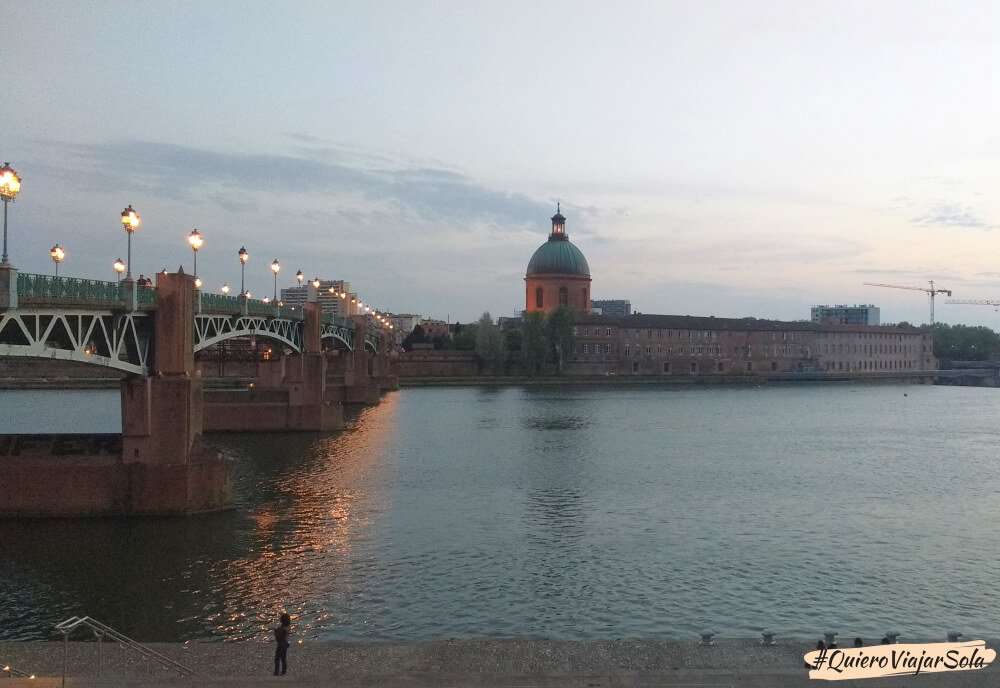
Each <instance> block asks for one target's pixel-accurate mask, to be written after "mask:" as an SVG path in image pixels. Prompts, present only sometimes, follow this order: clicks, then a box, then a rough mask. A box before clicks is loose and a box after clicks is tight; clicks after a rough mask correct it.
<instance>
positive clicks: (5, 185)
mask: <svg viewBox="0 0 1000 688" xmlns="http://www.w3.org/2000/svg"><path fill="white" fill-rule="evenodd" d="M20 191H21V177H20V176H18V174H17V170H15V169H14V168H13V167H11V166H10V163H9V162H5V163H4V164H3V167H0V199H3V260H2V261H0V265H10V261H9V260H7V205H8V204H10V203H12V202H13V201H14V199H15V198H17V194H18V192H20Z"/></svg>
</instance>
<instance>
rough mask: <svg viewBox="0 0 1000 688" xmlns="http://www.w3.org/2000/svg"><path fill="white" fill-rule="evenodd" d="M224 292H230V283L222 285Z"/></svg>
mask: <svg viewBox="0 0 1000 688" xmlns="http://www.w3.org/2000/svg"><path fill="white" fill-rule="evenodd" d="M222 293H223V294H228V293H229V283H226V284H223V285H222Z"/></svg>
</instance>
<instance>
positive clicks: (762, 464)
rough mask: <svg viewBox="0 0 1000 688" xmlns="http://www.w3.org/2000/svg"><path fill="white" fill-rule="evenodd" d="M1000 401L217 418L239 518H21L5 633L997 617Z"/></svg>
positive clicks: (732, 624) (577, 631)
mask: <svg viewBox="0 0 1000 688" xmlns="http://www.w3.org/2000/svg"><path fill="white" fill-rule="evenodd" d="M106 399H107V400H109V401H108V403H109V404H110V407H111V408H113V409H116V408H117V406H116V404H117V394H116V393H113V392H112V393H109V394H107V395H106ZM10 403H11V402H10V397H8V396H3V397H0V412H3V413H4V414H5V415H6V413H7V412H6V410H4V408H3V405H9V404H10ZM80 411H81V409H80V405H79V404H75V405H67V406H66V407H65V408H64V409H63V412H64V413H65V414H66V418H67V419H72V417H73V414H75V413H78V412H80ZM88 412H93V409H91V410H90V411H88ZM998 417H1000V390H991V389H978V388H960V387H929V386H905V387H904V386H880V387H867V386H846V385H845V386H838V385H826V386H788V387H780V386H772V387H769V388H764V389H749V388H747V389H743V388H719V389H686V390H664V389H652V388H636V387H599V388H586V389H558V388H545V389H519V388H504V389H475V388H472V389H469V388H455V389H407V390H403V391H401V392H396V393H393V394H390V395H388V396H387V397H385V399H384V400H383V402H382V404H381V405H379V406H378V407H374V408H370V409H367V410H365V411H364V412H363V413H361V414H360V415H359V416H357V417H356V418H354V419H353V421H352V424H351V427H350V428H349V429H348V430H346V431H344V432H342V433H339V434H332V435H325V436H324V435H252V436H250V435H247V436H237V435H213V436H210V437H209V439H210V441H211V442H213V443H214V444H216V445H217V446H219V447H220V448H221V449H222V450H223V451H224V452H226V453H227V454H228V455H229V456H230V457H231V458H232V459H233V461H234V462H235V468H236V473H237V479H236V488H237V493H238V508H237V509H235V510H233V511H230V512H227V513H223V514H214V515H206V516H198V517H191V518H179V519H148V520H135V521H124V520H122V521H117V520H82V521H81V520H59V521H20V522H16V521H6V522H0V544H2V547H3V552H4V555H3V557H0V600H2V601H3V604H2V607H0V637H2V638H44V637H51V636H52V632H51V627H52V625H53V624H54V623H56V622H57V621H59V620H61V619H63V618H66V617H68V616H71V615H73V614H91V615H93V616H95V617H97V618H99V619H102V620H104V621H106V622H108V623H110V624H112V625H114V626H117V627H121V628H122V630H124V631H125V632H127V633H129V634H130V635H134V636H137V637H139V638H142V639H146V640H179V639H191V638H226V639H234V638H248V637H256V636H261V635H262V634H263V633H264V632H265V631H264V630H263V629H265V628H266V627H267V626H269V625H270V624H271V623H272V622H273V618H274V616H275V614H276V612H277V610H279V609H281V608H283V607H288V608H289V609H290V610H292V611H293V613H294V614H296V615H297V616H298V622H297V623H298V627H299V631H300V632H302V633H303V634H304V635H305V636H306V637H315V638H323V639H350V640H383V639H385V640H388V639H391V640H423V639H434V638H452V637H454V638H464V637H483V636H503V637H510V636H520V637H548V638H563V639H585V638H620V637H690V636H691V635H692V634H693V633H696V632H698V631H700V630H702V629H705V628H711V629H714V630H716V631H718V632H720V633H722V634H724V635H730V636H749V635H753V634H756V633H757V632H758V631H759V630H760V629H762V628H768V629H771V630H774V631H776V632H778V633H779V634H781V635H785V636H801V637H815V636H817V635H818V634H819V633H820V632H822V631H825V630H829V629H833V630H838V631H839V632H841V634H842V635H844V637H848V636H853V635H856V634H858V635H863V636H866V637H869V638H870V637H876V636H881V635H882V634H883V633H884V632H885V631H887V630H890V629H896V630H898V631H900V632H901V633H903V634H904V636H909V637H938V636H941V635H942V634H943V632H944V631H946V630H950V629H952V628H955V629H958V630H961V631H963V632H964V633H965V634H966V636H967V637H997V636H1000V617H998V615H997V614H996V610H997V609H998V607H1000V591H998V587H997V585H996V581H997V578H998V575H1000V530H998V529H997V528H996V524H997V523H998V522H1000V467H998V462H997V445H998V440H1000V429H998V426H997V422H996V419H997V418H998ZM6 460H11V459H6Z"/></svg>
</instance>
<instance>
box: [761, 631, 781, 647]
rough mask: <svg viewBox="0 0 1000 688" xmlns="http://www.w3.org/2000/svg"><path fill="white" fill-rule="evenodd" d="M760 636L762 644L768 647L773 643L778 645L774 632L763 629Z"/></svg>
mask: <svg viewBox="0 0 1000 688" xmlns="http://www.w3.org/2000/svg"><path fill="white" fill-rule="evenodd" d="M760 638H761V640H760V644H761V645H765V646H768V647H770V646H771V645H777V643H775V642H774V633H771V632H770V631H762V632H761V634H760Z"/></svg>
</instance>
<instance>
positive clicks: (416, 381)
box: [399, 370, 936, 387]
mask: <svg viewBox="0 0 1000 688" xmlns="http://www.w3.org/2000/svg"><path fill="white" fill-rule="evenodd" d="M935 372H936V371H933V370H930V371H913V372H895V373H865V374H862V373H850V374H843V373H841V374H830V373H774V374H770V375H721V374H719V375H564V376H553V375H549V376H536V377H531V376H523V375H516V376H515V375H468V376H458V375H454V376H432V375H425V376H419V377H402V376H400V378H399V386H400V387H447V386H508V387H523V386H534V385H566V386H587V385H653V386H662V387H691V386H698V385H729V386H733V385H736V386H751V387H756V386H761V385H768V384H771V385H773V384H796V383H817V382H824V383H866V384H933V383H934V380H935Z"/></svg>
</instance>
